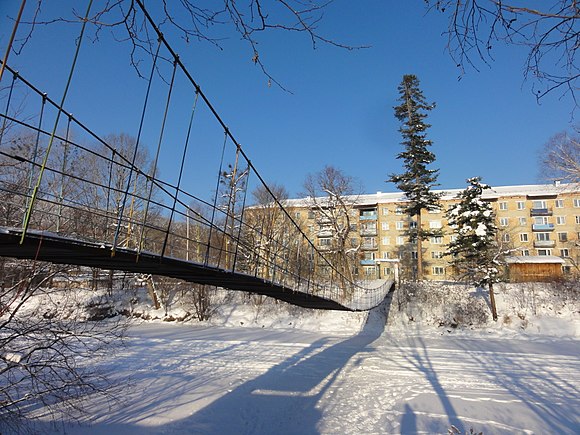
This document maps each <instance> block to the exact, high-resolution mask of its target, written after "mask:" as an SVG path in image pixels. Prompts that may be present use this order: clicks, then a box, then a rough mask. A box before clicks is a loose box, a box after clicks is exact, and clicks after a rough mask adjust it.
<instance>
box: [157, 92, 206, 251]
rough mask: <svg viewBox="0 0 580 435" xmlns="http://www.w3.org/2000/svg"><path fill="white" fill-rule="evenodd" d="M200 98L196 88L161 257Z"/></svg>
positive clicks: (173, 211)
mask: <svg viewBox="0 0 580 435" xmlns="http://www.w3.org/2000/svg"><path fill="white" fill-rule="evenodd" d="M198 98H199V92H198V91H197V90H196V91H195V98H194V100H193V107H192V108H191V116H190V117H189V125H188V126H187V135H186V137H185V144H184V146H183V155H182V156H181V165H180V167H179V176H178V177H177V186H176V187H175V196H174V197H173V206H172V207H171V214H170V216H169V224H168V225H167V232H166V233H165V240H164V241H163V249H162V250H161V257H163V256H164V255H165V249H166V247H167V240H168V238H169V231H170V229H171V223H172V222H173V215H174V214H175V206H176V204H177V197H178V195H179V190H180V187H181V177H182V175H183V167H184V166H185V159H186V157H187V148H188V145H189V138H190V135H191V127H192V126H193V117H194V116H195V109H196V108H197V100H198ZM188 216H189V215H188ZM188 238H189V237H188Z"/></svg>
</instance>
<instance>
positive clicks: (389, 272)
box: [383, 267, 393, 275]
mask: <svg viewBox="0 0 580 435" xmlns="http://www.w3.org/2000/svg"><path fill="white" fill-rule="evenodd" d="M383 274H384V275H392V274H393V270H392V269H391V268H390V267H383Z"/></svg>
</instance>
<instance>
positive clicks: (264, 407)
mask: <svg viewBox="0 0 580 435" xmlns="http://www.w3.org/2000/svg"><path fill="white" fill-rule="evenodd" d="M389 305H390V304H387V302H385V312H384V313H385V315H384V317H383V320H382V321H381V322H372V321H371V317H372V316H374V315H376V313H369V318H367V321H366V323H365V326H364V327H363V329H362V331H361V332H360V333H359V334H358V335H356V336H353V337H351V338H348V339H346V340H344V341H341V342H340V343H337V344H334V345H332V346H330V347H326V343H327V339H321V340H318V341H316V342H314V343H312V344H311V345H310V346H308V347H307V348H305V349H303V350H302V351H300V352H298V353H297V354H295V355H293V356H292V357H291V358H288V359H286V360H285V361H283V362H281V363H280V364H278V365H276V366H273V367H272V368H271V369H269V370H268V371H267V372H266V373H264V374H263V375H261V376H259V377H257V378H255V379H253V380H250V381H248V382H245V383H244V384H242V385H239V386H238V387H236V388H235V389H233V390H232V391H230V392H228V393H227V394H226V395H224V396H222V397H221V398H220V399H218V400H216V401H214V402H213V403H211V404H210V405H208V406H207V407H205V408H203V409H202V410H200V411H198V412H197V413H196V414H194V415H192V416H191V417H189V418H187V419H185V420H181V421H179V422H176V423H173V424H169V425H166V426H165V427H164V428H163V429H164V430H166V431H168V432H170V433H173V432H176V433H177V432H178V433H196V434H217V433H221V434H230V433H232V434H233V433H235V434H270V433H276V434H296V433H300V434H302V435H309V434H318V433H320V432H319V429H318V423H319V422H320V420H321V417H322V411H323V410H321V409H320V408H319V401H320V399H321V398H322V397H323V396H324V394H325V393H326V392H327V391H328V390H329V389H331V388H332V387H333V384H334V383H335V381H336V380H337V377H338V376H339V374H340V372H341V369H342V368H344V367H345V366H346V365H347V363H348V361H349V360H350V359H351V358H352V357H353V356H354V355H356V354H357V353H358V352H361V351H364V350H365V348H367V347H368V346H369V345H370V344H371V343H372V342H374V341H375V340H376V339H377V338H379V337H380V336H381V334H382V332H383V331H384V324H385V323H386V322H385V320H386V318H387V315H388V310H389ZM381 317H382V316H381ZM374 320H376V319H374ZM377 324H381V327H379V328H377V327H376V325H377ZM345 418H348V416H345Z"/></svg>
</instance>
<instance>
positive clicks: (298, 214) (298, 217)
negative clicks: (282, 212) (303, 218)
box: [294, 211, 300, 219]
mask: <svg viewBox="0 0 580 435" xmlns="http://www.w3.org/2000/svg"><path fill="white" fill-rule="evenodd" d="M294 217H295V218H296V219H300V212H299V211H297V212H296V213H294Z"/></svg>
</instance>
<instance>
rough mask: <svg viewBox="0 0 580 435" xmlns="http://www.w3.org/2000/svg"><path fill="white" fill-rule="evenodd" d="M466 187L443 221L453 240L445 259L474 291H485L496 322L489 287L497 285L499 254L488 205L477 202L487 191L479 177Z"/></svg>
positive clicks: (491, 289)
mask: <svg viewBox="0 0 580 435" xmlns="http://www.w3.org/2000/svg"><path fill="white" fill-rule="evenodd" d="M467 182H468V183H469V185H468V186H467V188H466V189H465V190H463V191H462V192H460V193H459V194H458V195H457V198H458V199H460V201H459V202H458V203H457V204H455V205H454V206H452V207H451V208H450V209H449V210H448V211H447V221H448V223H449V226H450V227H451V228H453V231H454V233H455V235H456V238H455V239H454V240H453V241H452V242H451V243H449V245H448V247H447V252H446V254H447V255H450V256H451V257H452V258H451V261H450V263H451V265H452V266H453V267H454V268H455V269H456V271H457V273H458V275H459V276H460V277H461V278H462V279H467V280H469V281H470V282H471V283H473V284H474V285H475V286H477V287H483V286H485V285H487V286H488V288H489V299H490V305H491V313H492V316H493V320H497V309H496V305H495V297H494V293H493V284H494V283H495V282H497V281H498V275H499V269H498V267H499V265H500V264H501V261H500V259H501V255H502V250H501V248H500V247H499V246H498V243H497V232H498V229H497V226H496V224H495V214H494V212H493V209H492V207H491V204H490V203H488V202H485V201H483V200H482V199H481V196H482V194H483V191H484V190H486V189H489V188H490V187H489V186H488V185H487V184H483V183H481V178H480V177H474V178H470V179H468V180H467Z"/></svg>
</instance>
